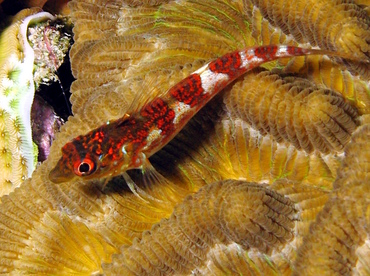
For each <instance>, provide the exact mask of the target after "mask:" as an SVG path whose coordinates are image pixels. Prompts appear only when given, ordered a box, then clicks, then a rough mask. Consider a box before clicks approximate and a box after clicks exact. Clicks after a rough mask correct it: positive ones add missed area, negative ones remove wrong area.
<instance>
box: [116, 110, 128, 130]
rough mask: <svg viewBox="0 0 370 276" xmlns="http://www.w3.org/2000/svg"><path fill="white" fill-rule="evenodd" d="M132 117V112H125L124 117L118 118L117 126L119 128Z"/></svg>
mask: <svg viewBox="0 0 370 276" xmlns="http://www.w3.org/2000/svg"><path fill="white" fill-rule="evenodd" d="M130 117H131V116H130V114H128V113H125V115H123V117H122V118H119V119H118V120H117V126H116V128H119V127H122V126H124V125H125V124H126V123H127V122H128V118H130Z"/></svg>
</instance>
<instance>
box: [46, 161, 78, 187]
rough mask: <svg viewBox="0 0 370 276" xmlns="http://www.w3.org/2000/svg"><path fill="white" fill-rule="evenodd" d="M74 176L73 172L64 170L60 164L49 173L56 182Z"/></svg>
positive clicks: (50, 177) (61, 181)
mask: <svg viewBox="0 0 370 276" xmlns="http://www.w3.org/2000/svg"><path fill="white" fill-rule="evenodd" d="M73 177H74V175H73V174H71V172H63V171H62V170H61V169H60V168H59V167H58V165H57V166H56V167H55V168H54V169H52V170H51V171H50V173H49V179H50V180H51V181H52V182H54V183H57V184H59V183H63V182H67V181H69V180H71V179H72V178H73Z"/></svg>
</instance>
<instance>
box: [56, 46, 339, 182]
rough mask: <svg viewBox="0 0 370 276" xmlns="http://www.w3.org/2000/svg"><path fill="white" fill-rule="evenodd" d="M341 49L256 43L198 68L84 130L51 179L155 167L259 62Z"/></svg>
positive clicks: (70, 144)
mask: <svg viewBox="0 0 370 276" xmlns="http://www.w3.org/2000/svg"><path fill="white" fill-rule="evenodd" d="M325 54H326V55H334V56H338V54H336V53H333V52H329V51H326V50H320V49H305V48H300V47H296V46H287V45H266V46H256V47H250V48H247V49H243V50H237V51H233V52H230V53H227V54H225V55H223V56H221V57H219V58H217V59H215V60H212V61H211V62H209V63H207V64H206V65H204V66H202V67H201V68H200V69H198V70H196V71H195V72H193V73H192V74H190V75H189V76H187V77H186V78H184V79H183V80H181V81H180V82H178V83H177V84H176V85H174V86H173V87H172V88H170V89H169V90H168V91H167V92H166V93H165V94H163V95H161V96H158V97H156V98H154V99H152V100H151V101H148V102H147V103H145V104H144V105H143V106H142V107H140V108H137V110H134V111H133V112H130V113H126V114H124V116H122V117H121V118H119V119H117V120H114V121H111V122H109V123H106V124H104V125H102V126H99V127H98V128H96V129H94V130H91V131H90V132H88V133H87V134H85V135H80V136H78V137H76V138H74V139H73V140H72V141H70V142H68V143H66V144H65V145H64V146H63V147H62V157H61V158H60V159H59V161H58V163H57V164H56V166H55V167H54V168H53V169H52V170H51V171H50V173H49V179H50V180H51V181H52V182H54V183H63V182H66V181H69V180H71V179H73V178H75V177H80V178H82V179H86V180H91V179H111V178H112V177H115V176H118V175H122V176H124V178H125V179H126V182H130V180H129V178H128V177H127V174H126V172H127V171H128V170H132V169H141V170H143V171H144V172H145V171H149V172H150V171H153V167H152V166H151V164H150V161H149V157H150V156H152V155H153V154H155V153H156V152H158V151H159V150H160V149H162V148H163V147H164V146H165V145H166V144H167V143H169V142H170V141H171V140H172V139H173V138H174V137H175V136H176V134H177V133H178V132H179V131H180V130H181V129H183V127H184V126H185V125H186V124H187V122H189V120H190V119H191V118H192V117H193V116H194V115H195V114H196V113H197V112H198V111H199V110H200V109H201V108H203V107H204V106H205V105H206V104H207V103H208V102H209V101H210V100H211V99H212V98H213V97H214V96H215V95H217V94H218V93H219V92H220V91H221V90H223V89H224V88H225V87H226V86H227V85H228V84H230V83H231V82H233V81H234V80H235V79H237V78H238V77H240V76H241V75H243V74H245V73H246V72H248V71H250V70H251V69H253V68H256V67H258V66H259V65H261V64H263V63H266V62H269V61H273V60H276V59H279V58H287V57H294V56H305V55H325Z"/></svg>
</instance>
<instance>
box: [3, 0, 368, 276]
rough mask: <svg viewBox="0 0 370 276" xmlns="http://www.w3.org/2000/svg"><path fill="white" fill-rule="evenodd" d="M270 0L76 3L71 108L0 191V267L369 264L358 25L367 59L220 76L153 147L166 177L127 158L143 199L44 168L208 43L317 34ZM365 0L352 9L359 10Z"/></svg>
mask: <svg viewBox="0 0 370 276" xmlns="http://www.w3.org/2000/svg"><path fill="white" fill-rule="evenodd" d="M322 2H325V1H320V3H322ZM326 2H327V3H329V2H330V3H331V1H326ZM347 2H349V1H347ZM266 3H268V2H267V1H262V0H261V1H260V3H256V4H253V3H250V2H247V1H244V2H243V1H216V0H207V1H185V0H182V1H144V2H143V3H141V2H139V1H124V0H121V1H119V0H111V1H103V0H95V1H89V0H75V1H72V2H70V5H69V7H70V9H71V18H72V20H73V22H74V24H75V27H74V35H75V44H74V46H73V48H72V50H71V53H70V56H71V66H72V71H73V74H74V75H75V77H76V79H77V80H76V81H75V82H74V83H73V85H72V92H73V95H72V102H73V113H74V116H73V117H70V118H69V121H68V122H67V123H66V124H65V125H64V126H63V127H62V129H61V132H60V133H59V134H58V136H57V139H56V140H55V142H54V143H53V145H52V148H51V152H50V155H49V158H48V160H47V161H45V162H44V163H43V164H41V165H40V166H39V167H38V168H37V169H36V171H35V172H34V174H33V175H32V178H31V179H29V180H26V181H25V182H24V183H23V184H22V186H21V187H20V188H18V189H16V190H15V191H14V192H13V193H11V194H10V195H8V196H3V197H2V198H1V200H2V202H1V205H0V231H1V233H2V234H1V237H0V268H1V271H2V272H3V273H7V274H14V275H18V274H28V273H36V274H65V275H70V274H73V273H78V274H92V273H104V274H122V273H124V272H125V273H132V274H145V273H146V274H149V275H154V274H157V275H160V274H190V273H193V274H197V275H203V274H204V275H209V274H211V273H214V274H216V275H222V274H226V273H228V274H236V273H239V274H242V275H243V274H244V275H271V274H273V273H275V274H287V275H290V274H296V275H302V274H304V275H317V274H322V273H328V274H332V273H333V272H338V273H339V274H346V273H347V274H348V273H349V272H353V273H358V274H366V273H368V271H369V270H370V267H369V262H368V260H369V254H370V253H369V248H368V236H369V229H368V221H369V215H368V214H369V212H368V209H369V202H368V199H367V198H368V195H369V191H368V187H369V167H368V163H369V158H370V157H369V155H368V152H369V145H368V143H366V141H367V140H368V139H369V135H370V134H369V127H368V126H369V117H368V116H369V115H368V113H369V98H370V96H369V87H368V83H367V80H366V79H367V76H366V74H361V72H362V71H361V70H360V69H359V70H357V69H358V68H363V66H368V64H367V63H366V59H368V57H367V54H366V53H367V52H366V51H367V50H366V49H368V47H369V45H368V42H366V41H368V40H367V35H368V34H367V32H366V31H364V32H362V31H359V32H358V35H359V38H358V40H355V41H353V43H354V44H356V43H358V46H359V47H358V49H364V52H361V53H357V54H359V55H362V56H363V60H364V61H365V62H363V63H362V64H360V63H356V62H350V63H348V62H346V61H344V62H343V64H342V65H337V64H336V63H335V61H333V60H330V59H329V58H327V57H311V58H305V57H303V58H295V59H293V60H280V61H278V62H274V63H270V64H267V65H266V66H264V67H265V68H264V69H261V68H259V69H256V70H254V71H252V72H250V73H248V74H247V75H245V76H243V77H242V78H240V79H238V80H237V81H236V82H235V83H233V84H232V85H230V86H229V87H227V88H226V89H225V91H224V93H221V94H220V95H219V96H218V97H216V98H215V99H214V100H213V101H212V102H210V103H209V104H208V105H207V106H206V107H205V108H204V109H202V110H201V111H200V113H199V114H197V115H196V116H195V117H194V119H193V120H191V122H189V124H188V125H187V126H186V127H185V128H184V129H183V130H182V131H181V132H180V133H179V134H178V135H177V136H176V138H175V139H174V140H173V141H171V142H170V143H169V144H168V145H167V146H166V147H164V148H163V149H162V150H161V151H160V152H158V153H157V154H155V155H154V156H152V158H151V162H152V163H153V165H154V167H155V168H156V169H157V170H158V171H159V172H160V173H161V176H158V177H157V178H145V177H143V176H142V174H141V172H138V171H133V172H130V175H131V177H132V178H133V180H134V181H135V183H136V185H137V187H138V193H139V194H140V196H141V198H139V197H137V196H135V195H133V194H132V193H131V192H130V190H129V189H128V188H127V185H126V184H125V182H124V180H123V179H122V178H121V177H116V178H114V179H112V180H111V181H110V182H109V183H108V184H107V186H106V188H105V189H104V190H102V187H103V185H104V179H101V180H100V179H98V180H94V181H90V182H83V181H81V180H77V179H74V180H72V181H70V182H66V183H62V184H59V185H56V184H54V183H52V182H50V180H49V179H48V174H49V172H50V170H51V169H52V168H53V167H54V166H55V164H56V162H57V160H58V159H59V158H60V155H61V152H60V149H61V147H62V146H63V145H64V144H65V143H66V142H68V141H69V140H70V139H72V138H74V137H75V136H77V135H79V134H84V133H86V132H87V131H89V130H91V129H92V128H95V127H97V126H99V125H100V124H102V123H105V122H106V121H107V120H111V119H116V118H118V117H120V116H122V115H123V114H124V113H125V111H126V110H127V109H128V108H129V107H130V106H132V105H133V106H135V105H140V104H141V103H142V102H145V101H146V100H147V98H152V97H155V96H156V95H159V94H160V93H164V92H165V91H166V90H167V89H168V88H169V87H170V86H172V85H174V84H175V83H177V82H178V81H180V80H181V79H183V78H184V77H186V76H187V75H189V74H190V73H191V72H192V71H194V70H196V69H197V68H199V67H200V66H201V65H203V64H204V63H205V62H207V61H208V60H210V59H212V58H215V57H217V56H220V55H221V54H223V53H226V52H229V51H231V50H234V49H237V48H243V47H247V46H249V45H256V44H261V43H264V44H268V43H285V44H294V45H296V44H297V43H302V42H307V43H308V42H311V43H312V46H313V45H316V44H318V45H320V46H321V44H320V43H318V42H316V40H315V43H313V41H310V40H309V39H306V40H303V38H304V35H305V33H304V32H307V31H305V30H302V29H300V28H298V27H297V28H296V29H294V26H290V25H289V24H290V23H289V22H291V21H289V20H287V21H286V20H285V21H282V22H285V23H284V24H288V25H289V26H290V27H289V26H288V27H284V26H280V25H279V24H277V23H276V24H275V21H274V20H273V16H274V15H271V14H270V13H268V12H261V11H262V10H263V9H262V8H261V7H264V6H266V5H267V4H266ZM276 3H277V4H280V2H276ZM257 4H258V5H257ZM253 5H255V6H253ZM281 5H282V6H274V7H275V8H274V10H281V9H282V7H284V6H286V5H284V4H281ZM353 5H355V4H354V3H353ZM267 6H268V7H270V6H269V5H267ZM302 9H304V7H302V6H300V5H295V6H294V9H293V11H294V12H292V13H291V14H292V16H293V17H294V16H295V15H296V14H302V13H303V10H302ZM333 9H336V7H333ZM337 9H338V12H339V13H340V11H341V10H342V9H341V8H337ZM360 9H363V8H362V6H360V5H357V6H356V7H355V8H354V10H356V11H358V12H355V13H349V15H348V14H347V16H349V17H351V18H354V19H353V22H357V21H359V22H363V23H364V22H365V23H366V22H368V15H367V13H366V12H365V11H364V12H362V11H360ZM328 16H330V15H328ZM344 16H346V14H345V15H344ZM282 18H283V17H282ZM294 18H295V17H294ZM294 18H291V17H290V20H292V19H294ZM335 18H336V17H332V18H331V20H329V22H328V24H334V25H335V24H337V22H336V21H335ZM356 18H357V19H356ZM307 20H308V19H307ZM307 20H306V21H307ZM338 20H339V21H340V22H342V21H341V20H342V18H339V17H338ZM306 21H302V22H306ZM279 22H280V21H279ZM308 22H310V21H309V20H308ZM365 23H364V24H365ZM307 24H308V23H307ZM364 24H363V25H362V26H364V28H365V30H366V26H365V25H364ZM293 25H294V24H293ZM279 27H281V29H279ZM289 28H290V29H289ZM306 29H307V27H306ZM309 29H310V31H312V32H313V34H312V36H313V37H319V38H321V39H323V40H325V41H330V37H325V36H327V35H328V32H322V30H321V29H320V28H309ZM311 29H312V30H311ZM287 30H289V32H287ZM334 30H336V29H335V28H334ZM345 32H346V35H347V36H351V35H352V34H351V28H349V29H345ZM293 33H294V35H290V34H293ZM329 34H330V33H329ZM364 41H365V42H364ZM366 43H367V44H366ZM328 45H329V44H328ZM329 48H330V47H329ZM330 49H331V48H330ZM336 49H337V48H335V49H334V50H336ZM344 66H348V67H344ZM354 71H356V72H358V73H359V74H360V75H359V76H354V75H352V73H351V72H354ZM133 100H134V101H135V103H134V104H131V102H132V101H133ZM352 164H354V165H353V166H352ZM316 218H317V219H316ZM323 244H325V247H324V249H322V245H323Z"/></svg>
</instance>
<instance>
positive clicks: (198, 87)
mask: <svg viewBox="0 0 370 276" xmlns="http://www.w3.org/2000/svg"><path fill="white" fill-rule="evenodd" d="M203 92H204V90H203V87H202V80H201V78H200V76H199V75H198V74H196V73H194V74H191V75H190V76H188V77H186V78H185V79H183V80H182V81H180V82H179V83H178V84H176V85H175V86H174V87H172V88H171V89H170V90H169V94H170V95H171V96H172V97H174V98H175V99H176V100H177V101H179V102H183V103H185V104H187V105H190V107H194V106H196V105H200V104H203V103H204V102H205V101H206V100H207V98H208V97H207V96H206V95H204V94H203Z"/></svg>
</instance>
